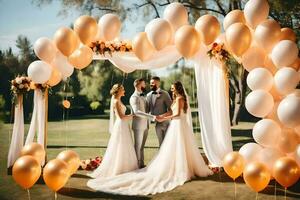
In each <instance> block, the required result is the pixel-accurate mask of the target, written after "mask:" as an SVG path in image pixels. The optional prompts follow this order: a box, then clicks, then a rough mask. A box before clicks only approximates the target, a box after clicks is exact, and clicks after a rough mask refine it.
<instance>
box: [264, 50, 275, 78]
mask: <svg viewBox="0 0 300 200" xmlns="http://www.w3.org/2000/svg"><path fill="white" fill-rule="evenodd" d="M264 66H265V68H266V69H268V70H269V71H270V72H271V73H272V74H273V75H275V74H276V72H277V67H276V66H275V65H274V63H273V61H272V59H271V58H270V56H269V55H266V57H265V59H264Z"/></svg>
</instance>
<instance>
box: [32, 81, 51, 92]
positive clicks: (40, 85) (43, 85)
mask: <svg viewBox="0 0 300 200" xmlns="http://www.w3.org/2000/svg"><path fill="white" fill-rule="evenodd" d="M49 88H50V86H49V85H48V84H46V83H44V84H37V83H35V84H34V89H40V90H41V91H42V92H43V93H45V91H46V89H49Z"/></svg>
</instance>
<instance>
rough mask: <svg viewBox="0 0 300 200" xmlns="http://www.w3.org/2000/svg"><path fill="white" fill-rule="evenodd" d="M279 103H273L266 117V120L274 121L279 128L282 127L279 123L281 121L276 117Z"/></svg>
mask: <svg viewBox="0 0 300 200" xmlns="http://www.w3.org/2000/svg"><path fill="white" fill-rule="evenodd" d="M279 103H280V100H279V101H275V103H274V107H273V109H272V111H271V112H270V113H269V114H268V115H267V117H266V118H267V119H272V120H274V121H275V122H276V123H277V124H278V125H279V126H280V127H283V124H282V123H281V121H280V120H279V118H278V115H277V109H278V106H279Z"/></svg>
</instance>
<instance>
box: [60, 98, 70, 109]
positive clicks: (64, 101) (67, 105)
mask: <svg viewBox="0 0 300 200" xmlns="http://www.w3.org/2000/svg"><path fill="white" fill-rule="evenodd" d="M62 104H63V106H64V108H66V109H69V108H70V106H71V103H70V101H68V100H63V102H62Z"/></svg>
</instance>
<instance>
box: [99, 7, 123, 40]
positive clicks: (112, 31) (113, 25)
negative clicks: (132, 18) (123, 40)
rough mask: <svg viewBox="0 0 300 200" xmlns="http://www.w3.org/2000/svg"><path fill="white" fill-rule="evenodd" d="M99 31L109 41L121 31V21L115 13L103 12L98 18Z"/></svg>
mask: <svg viewBox="0 0 300 200" xmlns="http://www.w3.org/2000/svg"><path fill="white" fill-rule="evenodd" d="M98 24H99V27H100V28H99V31H100V33H99V34H100V35H101V36H102V37H103V39H105V40H107V41H111V40H113V39H115V38H116V37H118V36H119V34H120V31H121V21H120V19H119V17H118V16H117V15H115V14H111V13H108V14H105V15H103V16H102V17H101V18H100V19H99V23H98Z"/></svg>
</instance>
